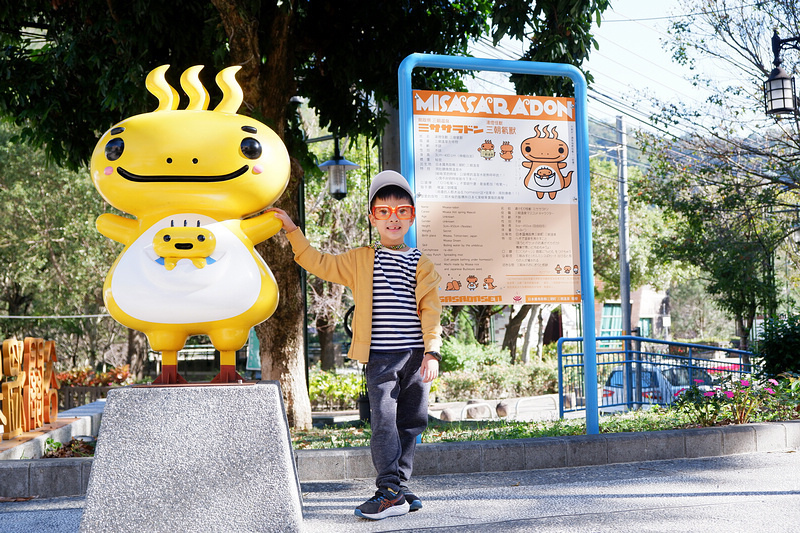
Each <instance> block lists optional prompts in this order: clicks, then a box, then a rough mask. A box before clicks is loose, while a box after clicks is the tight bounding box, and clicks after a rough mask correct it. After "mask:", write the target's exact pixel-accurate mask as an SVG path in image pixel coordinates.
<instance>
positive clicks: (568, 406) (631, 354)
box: [557, 335, 759, 418]
mask: <svg viewBox="0 0 800 533" xmlns="http://www.w3.org/2000/svg"><path fill="white" fill-rule="evenodd" d="M565 345H567V347H570V345H574V348H573V349H572V350H565ZM557 347H558V397H559V416H560V417H562V418H563V417H564V414H565V413H568V412H577V411H585V409H586V403H585V394H597V395H598V407H599V409H600V412H606V413H610V412H614V411H624V410H631V409H639V408H642V407H646V406H650V405H656V404H657V405H669V404H671V403H673V402H674V401H675V400H676V399H677V398H678V397H679V396H680V394H682V393H683V392H684V391H685V390H687V389H689V388H690V387H691V386H693V385H697V386H698V388H700V389H705V390H710V389H711V388H712V387H713V386H715V385H716V384H718V383H720V382H721V381H722V380H724V379H726V378H728V377H738V376H745V375H751V374H753V373H755V372H758V370H759V369H758V367H757V365H755V364H754V363H752V362H751V359H752V357H753V354H752V353H750V352H747V351H743V350H736V349H733V348H722V347H718V346H706V345H702V344H689V343H683V342H670V341H664V340H658V339H648V338H645V337H636V336H632V335H622V336H613V337H597V385H596V387H593V388H592V390H590V391H588V392H584V391H587V388H586V386H585V385H586V384H585V376H584V354H583V338H582V337H575V338H562V339H559V341H558V344H557ZM565 352H568V353H565ZM594 389H596V391H595V390H594Z"/></svg>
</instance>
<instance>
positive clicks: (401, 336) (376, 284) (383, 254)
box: [370, 248, 425, 352]
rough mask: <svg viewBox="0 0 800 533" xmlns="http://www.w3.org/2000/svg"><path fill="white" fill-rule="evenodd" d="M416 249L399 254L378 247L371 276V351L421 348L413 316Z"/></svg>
mask: <svg viewBox="0 0 800 533" xmlns="http://www.w3.org/2000/svg"><path fill="white" fill-rule="evenodd" d="M421 256H422V252H420V251H419V250H417V249H416V248H412V249H410V250H406V251H405V252H399V251H396V250H389V249H386V248H380V249H379V250H377V251H376V252H375V266H374V268H373V273H372V340H371V345H370V348H371V349H372V350H376V351H381V352H389V351H397V350H405V349H409V348H424V347H425V343H424V342H423V341H422V324H421V323H420V319H419V315H418V314H417V298H416V295H415V292H414V289H416V287H417V263H418V262H419V259H420V257H421Z"/></svg>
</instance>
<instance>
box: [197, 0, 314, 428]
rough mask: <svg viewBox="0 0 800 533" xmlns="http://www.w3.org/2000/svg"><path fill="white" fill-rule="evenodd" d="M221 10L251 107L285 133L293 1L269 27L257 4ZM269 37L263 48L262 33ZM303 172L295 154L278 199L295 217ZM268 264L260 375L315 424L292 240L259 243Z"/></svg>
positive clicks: (302, 423) (289, 410)
mask: <svg viewBox="0 0 800 533" xmlns="http://www.w3.org/2000/svg"><path fill="white" fill-rule="evenodd" d="M212 3H213V4H214V6H215V7H216V8H217V10H218V11H219V14H220V17H221V20H222V24H223V26H224V28H225V33H226V34H227V36H228V44H229V46H230V58H231V61H232V62H233V63H234V64H237V65H241V66H242V70H241V71H239V73H238V74H237V76H236V79H237V81H238V82H239V85H240V86H241V88H242V92H243V93H244V105H245V106H246V107H247V111H248V112H249V113H253V112H254V111H257V112H259V113H260V114H261V115H263V117H264V119H265V120H264V121H265V122H266V123H267V125H269V126H270V127H271V128H273V129H274V130H275V133H277V134H278V135H279V136H280V137H281V138H284V131H285V127H286V112H287V107H288V103H289V100H290V99H291V98H292V97H293V96H294V95H295V87H296V84H295V80H294V62H293V57H294V56H293V54H292V49H290V47H289V44H288V43H289V42H290V38H291V36H292V28H293V27H294V20H293V19H294V14H295V12H296V11H295V6H294V5H293V4H294V3H295V2H291V1H290V2H284V3H283V4H282V5H281V6H280V7H277V8H275V9H274V11H273V13H272V15H273V16H272V19H271V24H270V26H269V27H268V28H259V21H258V17H257V16H256V15H255V14H254V13H252V12H251V11H250V9H253V8H255V5H254V4H253V5H251V4H248V3H244V2H241V1H239V0H212ZM260 37H261V38H264V39H265V40H266V41H268V42H269V45H268V46H264V47H263V50H265V51H266V53H264V54H262V51H261V50H262V46H261V44H260V42H259V38H260ZM302 179H303V172H302V168H300V165H299V164H298V163H297V161H296V160H295V159H294V158H293V159H292V176H291V179H290V181H289V186H288V187H287V188H286V192H285V193H284V194H283V196H282V197H281V198H280V199H279V200H278V201H277V202H276V203H275V205H277V206H278V207H280V208H282V209H284V210H285V211H286V212H287V213H288V214H289V216H291V217H292V219H294V220H297V221H299V220H300V218H299V216H298V215H299V207H298V206H299V205H300V203H299V202H300V201H301V200H302V199H301V198H300V186H299V185H300V181H301V180H302ZM256 250H257V251H258V253H260V254H261V256H262V257H263V258H264V260H265V261H266V262H267V265H269V267H270V269H271V270H272V273H273V274H274V275H275V280H276V281H277V283H278V290H279V292H280V303H279V304H278V309H277V310H276V311H275V314H273V315H272V317H270V318H269V319H268V320H267V321H266V322H263V323H261V324H259V325H258V326H256V334H257V335H258V340H259V342H260V343H261V376H262V378H263V379H270V380H277V381H278V382H279V383H280V385H281V391H282V393H283V400H284V404H285V406H286V416H287V418H288V420H289V425H290V426H291V427H295V428H308V427H311V403H310V401H309V399H308V387H307V384H306V361H305V357H304V355H305V350H304V347H303V338H304V337H303V330H304V329H305V322H304V320H305V312H304V311H305V309H304V298H303V289H302V287H301V282H300V270H299V267H298V266H297V265H296V264H295V262H294V254H292V250H291V246H290V245H289V242H288V241H287V240H286V238H285V237H284V236H282V235H276V236H275V237H272V238H271V239H269V240H267V241H266V242H263V243H261V244H259V245H258V246H256Z"/></svg>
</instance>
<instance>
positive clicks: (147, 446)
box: [81, 381, 303, 533]
mask: <svg viewBox="0 0 800 533" xmlns="http://www.w3.org/2000/svg"><path fill="white" fill-rule="evenodd" d="M302 519H303V517H302V496H301V493H300V484H299V481H298V478H297V470H296V468H295V463H294V456H293V453H292V446H291V439H290V437H289V430H288V424H287V421H286V413H285V411H284V409H283V401H282V398H281V391H280V386H279V384H278V383H277V382H275V381H262V382H259V383H257V384H239V385H208V386H165V387H126V388H123V389H119V390H114V391H111V392H110V393H109V395H108V400H107V403H106V407H105V411H104V414H103V421H102V425H101V427H100V435H99V438H98V446H97V453H96V455H95V460H94V464H93V466H92V472H91V477H90V478H89V487H88V490H87V494H86V505H85V508H84V512H83V519H82V521H81V531H85V532H92V531H115V532H124V531H131V532H137V533H138V532H141V531H151V532H152V531H176V532H177V531H180V532H185V531H193V532H199V531H237V532H238V531H299V530H300V529H301V527H302Z"/></svg>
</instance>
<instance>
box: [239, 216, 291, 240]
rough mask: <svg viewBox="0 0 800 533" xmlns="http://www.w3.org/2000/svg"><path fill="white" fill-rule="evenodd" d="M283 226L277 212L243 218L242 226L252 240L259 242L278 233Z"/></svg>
mask: <svg viewBox="0 0 800 533" xmlns="http://www.w3.org/2000/svg"><path fill="white" fill-rule="evenodd" d="M282 226H283V224H282V223H281V221H280V220H278V219H277V218H275V213H272V212H270V213H264V214H262V215H258V216H257V217H253V218H248V219H246V220H243V221H242V225H241V228H242V231H243V232H244V234H245V235H247V238H248V239H250V242H252V243H253V244H258V243H260V242H263V241H266V240H267V239H269V238H270V237H272V236H273V235H275V234H276V233H278V232H279V231H280V230H281V227H282Z"/></svg>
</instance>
